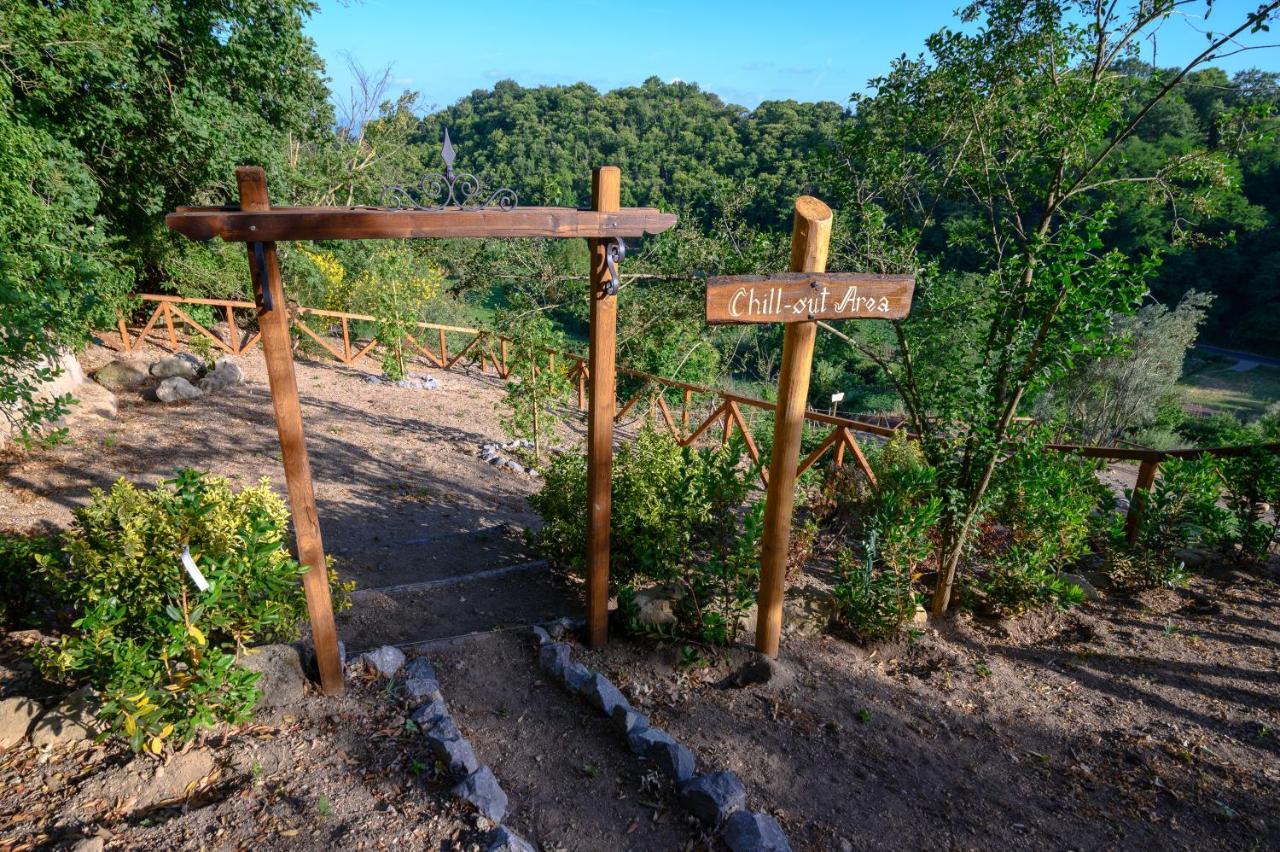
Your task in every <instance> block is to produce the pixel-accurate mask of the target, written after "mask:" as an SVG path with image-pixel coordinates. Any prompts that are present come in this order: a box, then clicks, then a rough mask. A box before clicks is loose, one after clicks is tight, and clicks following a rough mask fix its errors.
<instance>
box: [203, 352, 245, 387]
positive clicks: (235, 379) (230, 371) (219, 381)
mask: <svg viewBox="0 0 1280 852" xmlns="http://www.w3.org/2000/svg"><path fill="white" fill-rule="evenodd" d="M242 384H244V371H243V370H241V369H240V365H239V364H237V363H236V362H235V361H233V360H231V359H230V358H226V357H224V358H219V359H218V361H217V363H215V364H214V365H213V371H212V372H211V373H209V375H207V376H205V377H204V378H203V379H201V380H200V390H202V391H204V392H205V393H215V392H217V391H220V390H222V389H223V388H229V387H233V386H235V385H242Z"/></svg>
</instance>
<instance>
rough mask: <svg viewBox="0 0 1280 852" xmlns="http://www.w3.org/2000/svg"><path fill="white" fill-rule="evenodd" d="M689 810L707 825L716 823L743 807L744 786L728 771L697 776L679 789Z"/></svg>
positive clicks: (744, 801) (745, 794)
mask: <svg viewBox="0 0 1280 852" xmlns="http://www.w3.org/2000/svg"><path fill="white" fill-rule="evenodd" d="M680 800H681V801H682V802H684V806H685V807H686V808H688V810H689V812H690V813H692V814H693V815H694V816H696V817H697V818H698V819H700V820H702V821H703V822H705V823H707V824H708V825H719V824H720V823H722V822H724V821H725V820H726V819H728V818H729V816H730V815H731V814H733V813H735V812H737V811H740V810H742V809H743V808H745V807H746V806H747V788H746V787H744V786H743V785H742V779H740V778H739V777H738V776H737V775H735V774H733V773H732V772H712V773H711V774H709V775H699V776H698V777H696V778H694V779H693V780H691V781H688V782H687V783H685V784H684V786H682V787H681V788H680Z"/></svg>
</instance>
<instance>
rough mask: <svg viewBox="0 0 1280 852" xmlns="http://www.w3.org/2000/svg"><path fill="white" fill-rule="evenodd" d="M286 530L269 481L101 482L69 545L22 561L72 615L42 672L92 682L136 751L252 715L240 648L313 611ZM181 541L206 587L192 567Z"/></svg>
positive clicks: (343, 592)
mask: <svg viewBox="0 0 1280 852" xmlns="http://www.w3.org/2000/svg"><path fill="white" fill-rule="evenodd" d="M287 529H288V511H287V510H286V508H285V506H284V502H283V501H282V500H281V499H280V497H279V496H277V495H276V494H275V493H274V492H273V491H272V490H271V489H270V488H269V487H268V486H267V485H266V484H265V483H264V484H262V485H259V486H255V487H251V488H245V489H243V490H241V491H239V492H233V491H232V490H231V487H230V486H229V484H228V483H227V481H226V480H225V479H222V478H219V477H213V476H207V475H203V474H200V473H197V472H195V471H192V470H184V471H180V472H179V473H178V475H177V477H176V478H175V479H173V480H171V481H169V482H165V483H161V484H160V485H158V486H157V487H156V488H154V489H152V490H143V489H140V488H138V487H137V486H135V485H133V484H131V483H129V482H127V481H125V480H120V481H118V482H117V483H116V484H115V485H114V486H112V488H111V490H110V491H109V492H105V493H104V492H101V491H97V492H95V493H94V495H93V499H92V501H91V502H90V503H89V505H87V506H85V507H83V508H81V509H78V510H76V512H75V519H74V521H73V523H72V525H71V527H70V528H69V529H68V530H67V531H66V532H65V533H64V534H63V536H62V540H61V547H60V549H58V550H56V551H49V550H47V551H45V552H43V553H38V554H36V555H34V556H33V557H30V558H27V559H25V560H24V561H26V562H27V563H28V565H30V563H31V562H34V563H35V566H34V567H35V572H34V573H35V575H36V576H37V577H39V579H40V582H41V584H42V585H43V587H44V588H45V589H47V591H48V593H49V595H50V596H51V597H52V598H53V599H54V600H55V601H56V603H57V604H58V605H60V606H62V607H66V608H67V609H68V610H70V611H71V612H72V613H73V617H74V622H73V624H72V625H71V629H70V630H68V631H66V632H65V633H63V634H62V635H61V636H60V637H59V639H58V642H57V643H56V644H55V645H52V646H48V647H44V648H41V649H40V650H39V652H38V656H37V661H38V663H39V665H40V668H41V670H42V671H43V672H44V674H45V675H46V676H48V677H50V678H53V679H55V680H59V681H63V682H66V683H68V684H71V685H79V686H91V687H93V689H95V690H96V691H97V693H98V696H99V700H100V701H101V707H100V711H99V716H100V718H101V720H102V721H103V723H104V724H105V725H106V727H107V729H108V730H109V731H111V732H112V733H115V734H120V735H123V736H124V737H125V738H127V739H128V740H129V741H130V742H131V743H132V744H133V747H134V748H135V749H142V748H146V749H149V750H151V751H153V752H156V753H159V751H160V750H161V748H162V747H163V745H164V743H165V741H166V740H167V738H169V737H170V736H174V737H176V738H177V739H178V740H179V741H186V740H187V739H190V737H191V736H192V735H193V734H194V732H195V729H196V728H197V727H200V726H207V725H211V724H213V723H214V722H215V721H219V720H222V721H238V720H242V719H244V718H246V717H247V715H248V713H249V712H250V711H251V710H252V708H253V705H254V702H255V701H256V700H257V697H258V694H257V691H256V690H255V689H254V688H253V684H254V681H255V680H256V675H253V674H251V673H249V672H246V671H243V670H240V669H238V668H235V667H234V663H235V658H236V654H237V652H238V651H239V649H240V648H242V647H243V646H244V645H245V644H247V643H252V642H275V641H282V640H288V639H291V638H293V637H295V636H296V635H297V632H298V625H299V622H300V621H301V620H302V618H303V617H304V616H305V614H306V601H305V598H304V595H303V592H302V587H301V584H300V582H299V579H300V575H301V574H302V573H303V572H304V571H305V569H304V568H302V567H301V566H299V565H298V563H297V562H295V561H294V560H293V559H292V558H290V556H289V553H288V551H287V550H286V549H285V547H284V541H285V535H286V533H287ZM11 547H12V546H11V544H7V545H6V548H8V549H11ZM184 550H187V551H189V553H190V555H191V557H192V559H193V560H194V562H195V564H196V566H197V569H198V570H199V571H200V572H201V574H202V575H203V576H204V578H205V579H206V580H207V582H208V589H207V590H200V589H199V588H198V587H197V585H196V584H195V582H194V580H193V578H192V577H190V576H188V573H187V570H186V569H185V568H184V566H183V563H182V554H183V552H184ZM19 555H24V556H25V554H21V553H19ZM331 585H332V587H333V591H334V593H335V605H336V607H337V608H339V609H341V608H343V607H344V606H348V605H349V603H350V597H349V592H350V587H349V586H345V585H342V584H338V583H337V582H336V581H333V582H331Z"/></svg>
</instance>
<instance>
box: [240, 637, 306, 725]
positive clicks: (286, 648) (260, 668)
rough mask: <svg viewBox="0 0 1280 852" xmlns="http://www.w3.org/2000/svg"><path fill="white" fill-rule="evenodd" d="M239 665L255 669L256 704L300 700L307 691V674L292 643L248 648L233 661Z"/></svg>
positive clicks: (271, 705)
mask: <svg viewBox="0 0 1280 852" xmlns="http://www.w3.org/2000/svg"><path fill="white" fill-rule="evenodd" d="M237 662H238V663H239V665H240V667H241V668H244V669H248V670H249V671H251V672H258V673H259V674H261V675H262V677H260V678H258V689H259V690H260V691H261V692H262V697H261V698H259V699H258V707H261V708H267V709H274V708H279V707H289V706H292V705H296V704H300V703H301V702H302V701H303V699H304V698H305V696H306V692H307V675H306V673H305V672H303V670H302V658H301V657H300V656H298V649H297V648H295V647H293V646H292V645H263V646H261V647H258V648H250V649H249V650H247V651H245V653H244V654H243V655H242V656H241V657H240V659H239V660H238V661H237Z"/></svg>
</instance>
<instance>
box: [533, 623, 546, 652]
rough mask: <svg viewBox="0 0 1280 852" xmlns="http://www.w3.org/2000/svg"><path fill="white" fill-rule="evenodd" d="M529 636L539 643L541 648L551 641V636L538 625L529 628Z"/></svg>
mask: <svg viewBox="0 0 1280 852" xmlns="http://www.w3.org/2000/svg"><path fill="white" fill-rule="evenodd" d="M529 634H530V635H531V636H533V638H534V639H536V640H537V641H538V647H539V648H541V647H542V646H543V645H546V644H547V643H548V642H550V641H551V634H550V633H548V632H547V631H546V630H544V629H543V628H541V627H539V626H538V625H536V624H535V625H533V627H531V628H529Z"/></svg>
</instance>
